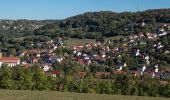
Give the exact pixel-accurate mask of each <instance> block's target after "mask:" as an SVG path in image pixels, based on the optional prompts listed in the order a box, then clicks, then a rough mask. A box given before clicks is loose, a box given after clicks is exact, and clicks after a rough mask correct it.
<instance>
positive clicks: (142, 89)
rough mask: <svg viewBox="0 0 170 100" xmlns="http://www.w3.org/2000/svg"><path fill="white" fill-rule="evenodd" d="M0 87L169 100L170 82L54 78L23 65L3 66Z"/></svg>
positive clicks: (71, 76) (75, 76)
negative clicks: (165, 99)
mask: <svg viewBox="0 0 170 100" xmlns="http://www.w3.org/2000/svg"><path fill="white" fill-rule="evenodd" d="M169 82H170V80H169ZM0 88H1V89H17V90H40V91H41V90H52V91H69V92H78V93H100V94H117V95H120V94H121V95H136V96H161V97H170V83H168V84H160V80H158V79H152V78H150V77H147V76H142V77H132V76H130V75H125V74H122V75H116V74H115V75H113V76H110V78H109V79H107V77H105V79H101V78H95V77H94V76H92V75H90V74H89V75H87V76H86V77H80V76H79V75H78V74H77V73H76V71H72V73H70V74H68V75H62V76H57V77H52V76H48V75H46V74H45V73H44V72H43V71H42V69H41V68H40V67H39V65H32V66H30V68H25V67H23V66H16V67H13V68H10V67H7V65H2V67H1V68H0Z"/></svg>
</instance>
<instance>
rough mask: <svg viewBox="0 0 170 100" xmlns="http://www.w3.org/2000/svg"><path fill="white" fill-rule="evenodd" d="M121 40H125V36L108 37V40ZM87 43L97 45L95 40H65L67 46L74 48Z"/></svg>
mask: <svg viewBox="0 0 170 100" xmlns="http://www.w3.org/2000/svg"><path fill="white" fill-rule="evenodd" d="M120 38H124V37H123V36H113V37H108V38H106V40H109V39H112V40H119V39H120ZM86 43H96V40H95V39H76V38H68V39H67V40H65V44H66V45H67V46H73V45H84V44H86Z"/></svg>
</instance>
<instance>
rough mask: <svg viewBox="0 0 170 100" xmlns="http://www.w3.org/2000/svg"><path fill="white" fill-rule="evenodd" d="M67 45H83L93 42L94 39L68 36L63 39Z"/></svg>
mask: <svg viewBox="0 0 170 100" xmlns="http://www.w3.org/2000/svg"><path fill="white" fill-rule="evenodd" d="M64 42H65V44H66V45H67V46H74V45H84V44H86V43H95V42H96V40H95V39H76V38H68V39H67V40H65V41H64Z"/></svg>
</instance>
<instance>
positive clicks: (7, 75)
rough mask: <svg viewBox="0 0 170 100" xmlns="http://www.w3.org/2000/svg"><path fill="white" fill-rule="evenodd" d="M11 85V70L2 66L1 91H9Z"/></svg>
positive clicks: (0, 74)
mask: <svg viewBox="0 0 170 100" xmlns="http://www.w3.org/2000/svg"><path fill="white" fill-rule="evenodd" d="M12 85H13V81H12V70H11V68H10V67H8V66H7V65H2V66H1V68H0V87H1V88H2V89H11V88H12Z"/></svg>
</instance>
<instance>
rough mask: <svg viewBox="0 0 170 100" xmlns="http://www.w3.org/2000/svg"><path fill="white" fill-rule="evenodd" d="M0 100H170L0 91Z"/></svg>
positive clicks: (162, 99)
mask: <svg viewBox="0 0 170 100" xmlns="http://www.w3.org/2000/svg"><path fill="white" fill-rule="evenodd" d="M0 100H170V98H159V97H138V96H121V95H105V94H83V93H67V92H55V91H23V90H22V91H18V90H0Z"/></svg>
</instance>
